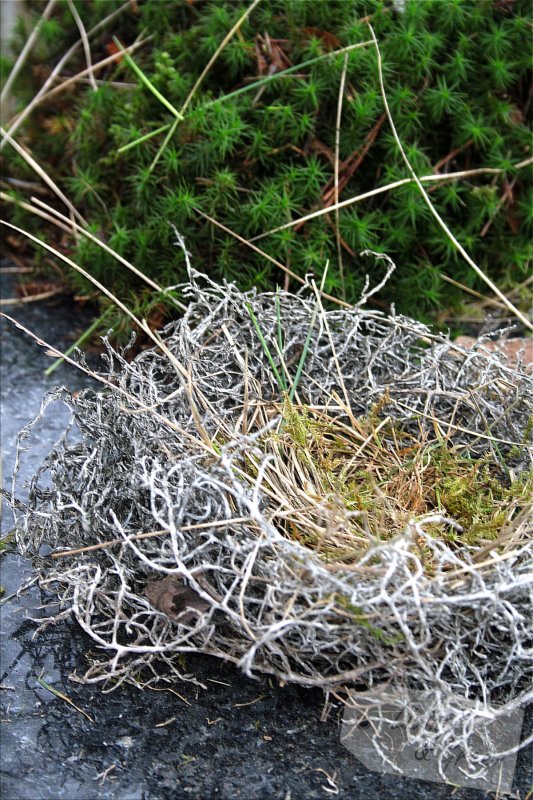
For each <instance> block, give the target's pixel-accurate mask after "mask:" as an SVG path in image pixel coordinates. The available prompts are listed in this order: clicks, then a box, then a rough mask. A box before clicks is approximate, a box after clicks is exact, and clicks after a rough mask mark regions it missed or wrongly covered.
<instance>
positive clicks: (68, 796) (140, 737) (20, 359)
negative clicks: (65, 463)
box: [0, 286, 533, 800]
mask: <svg viewBox="0 0 533 800" xmlns="http://www.w3.org/2000/svg"><path fill="white" fill-rule="evenodd" d="M12 294H13V288H12V286H7V288H6V289H4V296H12ZM6 310H7V312H8V313H10V314H12V315H13V316H14V317H16V318H17V319H19V320H20V321H21V322H23V324H25V325H26V326H27V327H29V328H30V329H31V330H33V331H35V332H36V333H38V334H39V335H41V336H42V337H44V338H45V339H47V341H49V342H50V343H51V344H54V345H57V346H59V347H60V348H64V347H67V346H68V345H69V344H70V343H71V341H72V339H73V338H74V337H73V334H74V335H79V333H80V332H81V330H83V329H84V326H86V325H87V324H88V319H89V318H88V317H83V316H82V312H80V310H79V309H77V308H74V307H73V306H71V305H69V304H68V302H67V301H64V300H57V299H55V300H51V301H47V302H44V303H39V304H29V305H18V306H12V307H8V308H7V309H6ZM1 345H2V364H1V378H2V441H3V452H4V464H3V470H4V471H3V483H4V486H8V485H9V481H10V477H11V473H12V469H13V463H14V441H15V436H16V433H17V431H18V430H19V429H20V428H21V427H22V425H23V424H25V423H26V422H27V421H29V420H30V419H32V418H33V416H34V415H35V414H36V412H37V411H38V408H39V404H40V400H41V397H42V394H43V392H44V391H45V390H46V389H47V388H51V387H53V386H55V385H56V384H58V383H63V384H64V385H66V386H67V387H68V388H69V389H71V390H74V389H79V388H82V387H83V386H86V385H87V382H88V381H87V379H86V378H84V376H83V375H81V373H78V372H77V371H76V370H74V369H73V368H66V367H62V368H61V370H58V371H57V372H56V373H55V374H54V376H53V377H52V378H50V379H48V380H47V379H46V378H45V377H44V375H43V370H44V369H45V368H46V367H47V366H48V365H49V364H50V363H51V361H50V358H49V357H47V356H46V355H45V354H44V351H43V350H42V349H40V348H39V347H38V346H37V345H36V344H33V343H32V342H31V341H30V340H28V339H26V338H24V337H23V334H21V333H20V332H19V331H17V330H15V329H13V328H12V327H11V326H10V325H9V324H6V322H5V320H2V333H1ZM65 421H66V415H65V414H63V413H61V409H60V408H59V407H58V408H56V407H54V408H53V409H50V410H49V412H48V414H47V416H46V419H45V420H44V423H43V424H42V425H41V426H40V428H39V432H38V435H37V437H34V440H33V441H34V447H33V450H32V453H31V454H29V455H28V456H27V457H26V459H25V461H24V465H23V474H24V475H25V476H26V477H27V476H29V475H30V474H31V470H32V469H33V468H35V467H36V466H37V465H38V464H39V462H40V460H41V459H42V457H43V456H44V455H45V454H46V453H47V452H48V450H49V449H50V447H51V446H52V445H53V443H54V442H55V441H56V439H57V438H59V435H60V433H61V432H62V429H63V426H64V424H65ZM10 527H11V518H10V511H9V509H8V508H7V507H6V506H5V504H4V509H3V517H2V531H3V532H4V533H5V532H6V531H8V530H9V529H10ZM0 569H1V578H0V583H1V584H2V586H3V587H4V589H5V595H4V596H5V597H7V596H8V595H10V594H11V593H12V592H15V591H16V589H17V588H18V587H19V586H20V584H21V582H22V581H23V580H24V579H25V578H26V577H27V576H28V575H30V574H31V571H32V565H31V563H30V562H29V561H28V560H27V559H24V558H22V557H21V556H19V555H17V554H16V553H14V552H13V551H11V552H7V553H4V554H3V555H2V556H1V557H0ZM41 601H42V598H41V594H40V592H39V590H38V589H36V588H33V589H31V590H30V591H29V592H27V593H26V594H24V595H23V596H21V597H20V598H19V599H14V600H12V601H10V602H8V603H6V604H5V605H4V606H3V607H2V613H1V632H2V651H1V663H0V701H1V708H0V721H1V728H0V734H1V744H2V749H1V759H2V764H1V766H2V770H1V777H0V796H1V798H2V800H45V798H46V799H48V798H50V800H74V798H76V800H93V798H109V800H170V798H176V799H179V798H206V800H209V798H228V800H229V798H243V800H253V799H254V798H257V799H259V798H279V800H313V798H327V797H338V798H354V799H355V798H361V799H362V800H363V799H364V800H366V798H368V800H375V799H376V798H378V799H380V798H386V799H388V798H406V799H407V798H409V800H425V798H428V800H429V798H432V799H433V798H434V800H445V799H448V798H455V799H456V800H482V799H483V798H488V797H489V796H488V795H485V794H483V793H482V792H480V791H478V790H474V789H460V788H453V787H451V786H445V785H443V784H438V783H431V782H428V781H418V780H414V779H409V778H404V777H394V776H391V775H382V774H379V773H375V772H370V771H369V770H367V769H366V768H365V767H364V766H363V765H362V764H361V763H360V762H359V761H358V760H357V759H356V758H355V757H354V756H352V755H351V753H349V752H348V751H347V750H346V749H345V748H344V747H343V746H342V745H341V744H340V741H339V719H340V718H339V714H340V709H339V708H337V707H334V708H333V709H332V710H331V713H330V714H329V716H328V718H327V719H326V720H325V721H321V714H322V710H323V705H324V697H323V695H322V694H321V693H320V692H319V691H314V690H313V691H311V690H306V689H301V688H297V687H292V686H289V687H280V686H279V685H278V684H277V682H276V681H274V680H273V679H267V678H265V679H261V680H258V681H252V680H249V679H247V678H244V677H243V676H242V675H241V674H240V673H238V672H237V671H236V670H235V669H234V668H233V667H232V666H230V665H226V664H224V663H222V662H220V661H218V660H216V659H213V658H207V657H191V656H188V657H187V659H186V669H187V671H188V672H190V673H192V674H194V676H195V677H196V678H197V679H198V681H200V682H201V683H202V684H203V685H204V686H205V688H199V687H195V686H194V685H192V684H188V683H183V684H180V685H176V686H175V687H174V691H175V692H176V693H179V695H180V696H178V694H176V693H173V692H171V691H157V692H156V691H153V690H144V691H140V690H138V689H136V688H134V687H120V688H118V689H117V690H116V691H114V692H112V693H110V694H103V693H102V691H101V689H100V688H99V687H98V686H85V685H80V684H78V683H76V682H73V681H72V680H71V679H70V676H71V675H73V674H74V673H76V672H77V673H78V674H82V673H83V672H84V671H85V664H86V654H87V653H88V651H89V650H90V649H91V647H92V646H93V643H92V641H91V640H90V639H88V638H87V637H86V636H85V634H83V632H82V631H81V630H80V629H79V628H78V627H77V626H76V625H75V624H73V623H72V622H64V623H60V624H58V625H56V626H52V627H50V628H48V629H47V630H46V631H45V632H43V633H41V634H39V635H38V636H37V637H36V638H33V634H34V632H35V628H36V625H35V623H34V622H32V621H31V620H30V619H29V617H31V616H39V614H42V612H40V611H39V610H38V606H39V605H40V603H41ZM39 677H42V679H43V680H44V681H45V682H46V683H47V684H49V685H51V686H53V687H54V688H55V689H56V690H59V691H61V692H63V693H64V694H65V695H68V697H69V698H70V699H71V700H72V702H74V703H75V704H76V706H78V708H79V709H80V710H76V709H75V708H73V707H72V706H71V705H69V704H68V703H67V702H66V701H65V700H63V699H61V698H59V697H57V696H55V695H54V694H52V693H51V692H50V691H48V690H47V689H45V688H44V687H43V686H42V685H40V684H39V683H38V681H37V678H39ZM82 712H84V713H82ZM84 714H85V715H88V717H89V718H90V719H89V718H87V716H85V715H84ZM531 716H532V715H531V713H530V714H529V716H528V724H526V725H525V726H524V727H525V728H526V727H527V728H528V729H529V730H530V729H531ZM523 734H524V735H525V734H526V730H524V731H523ZM532 783H533V775H532V770H531V763H530V754H528V753H525V752H522V753H521V754H519V757H518V763H517V770H516V775H515V784H514V792H513V796H514V797H519V798H521V799H522V798H526V796H527V794H528V791H530V790H531V786H532ZM490 796H491V797H493V795H490Z"/></svg>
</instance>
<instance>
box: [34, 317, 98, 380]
mask: <svg viewBox="0 0 533 800" xmlns="http://www.w3.org/2000/svg"><path fill="white" fill-rule="evenodd" d="M110 310H111V309H110V308H107V309H106V310H105V311H104V313H103V314H102V315H101V316H99V317H98V319H95V320H94V322H93V323H92V324H91V325H89V327H88V328H87V330H86V331H83V333H82V335H81V336H80V337H78V339H76V341H75V342H74V344H71V345H70V347H69V348H68V350H65V352H64V355H63V357H62V358H56V360H55V361H54V363H53V364H52V365H51V366H49V367H48V368H47V369H45V371H44V374H45V375H46V377H47V378H48V377H50V375H51V374H52V373H53V372H55V370H56V369H57V368H58V367H60V366H61V364H63V362H64V361H65V358H64V357H65V356H69V355H70V354H71V353H73V352H74V350H75V349H76V348H77V347H80V345H82V344H83V343H84V342H85V341H86V340H87V339H88V338H89V336H90V335H91V334H92V333H94V331H95V330H96V329H97V327H98V326H99V325H100V323H101V322H103V321H104V319H105V317H106V316H107V315H108V314H109V312H110Z"/></svg>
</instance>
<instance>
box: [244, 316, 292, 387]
mask: <svg viewBox="0 0 533 800" xmlns="http://www.w3.org/2000/svg"><path fill="white" fill-rule="evenodd" d="M246 310H247V311H248V313H249V315H250V319H251V320H252V323H253V326H254V328H255V331H256V333H257V335H258V337H259V341H260V342H261V347H262V348H263V350H264V352H265V355H266V357H267V358H268V363H269V364H270V366H271V368H272V372H273V374H274V377H275V379H276V381H277V384H278V386H279V389H280V392H282V393H283V392H284V391H285V390H286V386H285V381H284V380H283V379H282V377H281V375H280V374H279V371H278V368H277V367H276V364H275V363H274V359H273V358H272V353H271V352H270V348H269V346H268V344H267V343H266V339H265V337H264V336H263V333H262V331H261V328H260V327H259V323H258V321H257V317H256V316H255V314H254V311H253V308H252V306H251V305H250V303H246Z"/></svg>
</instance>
